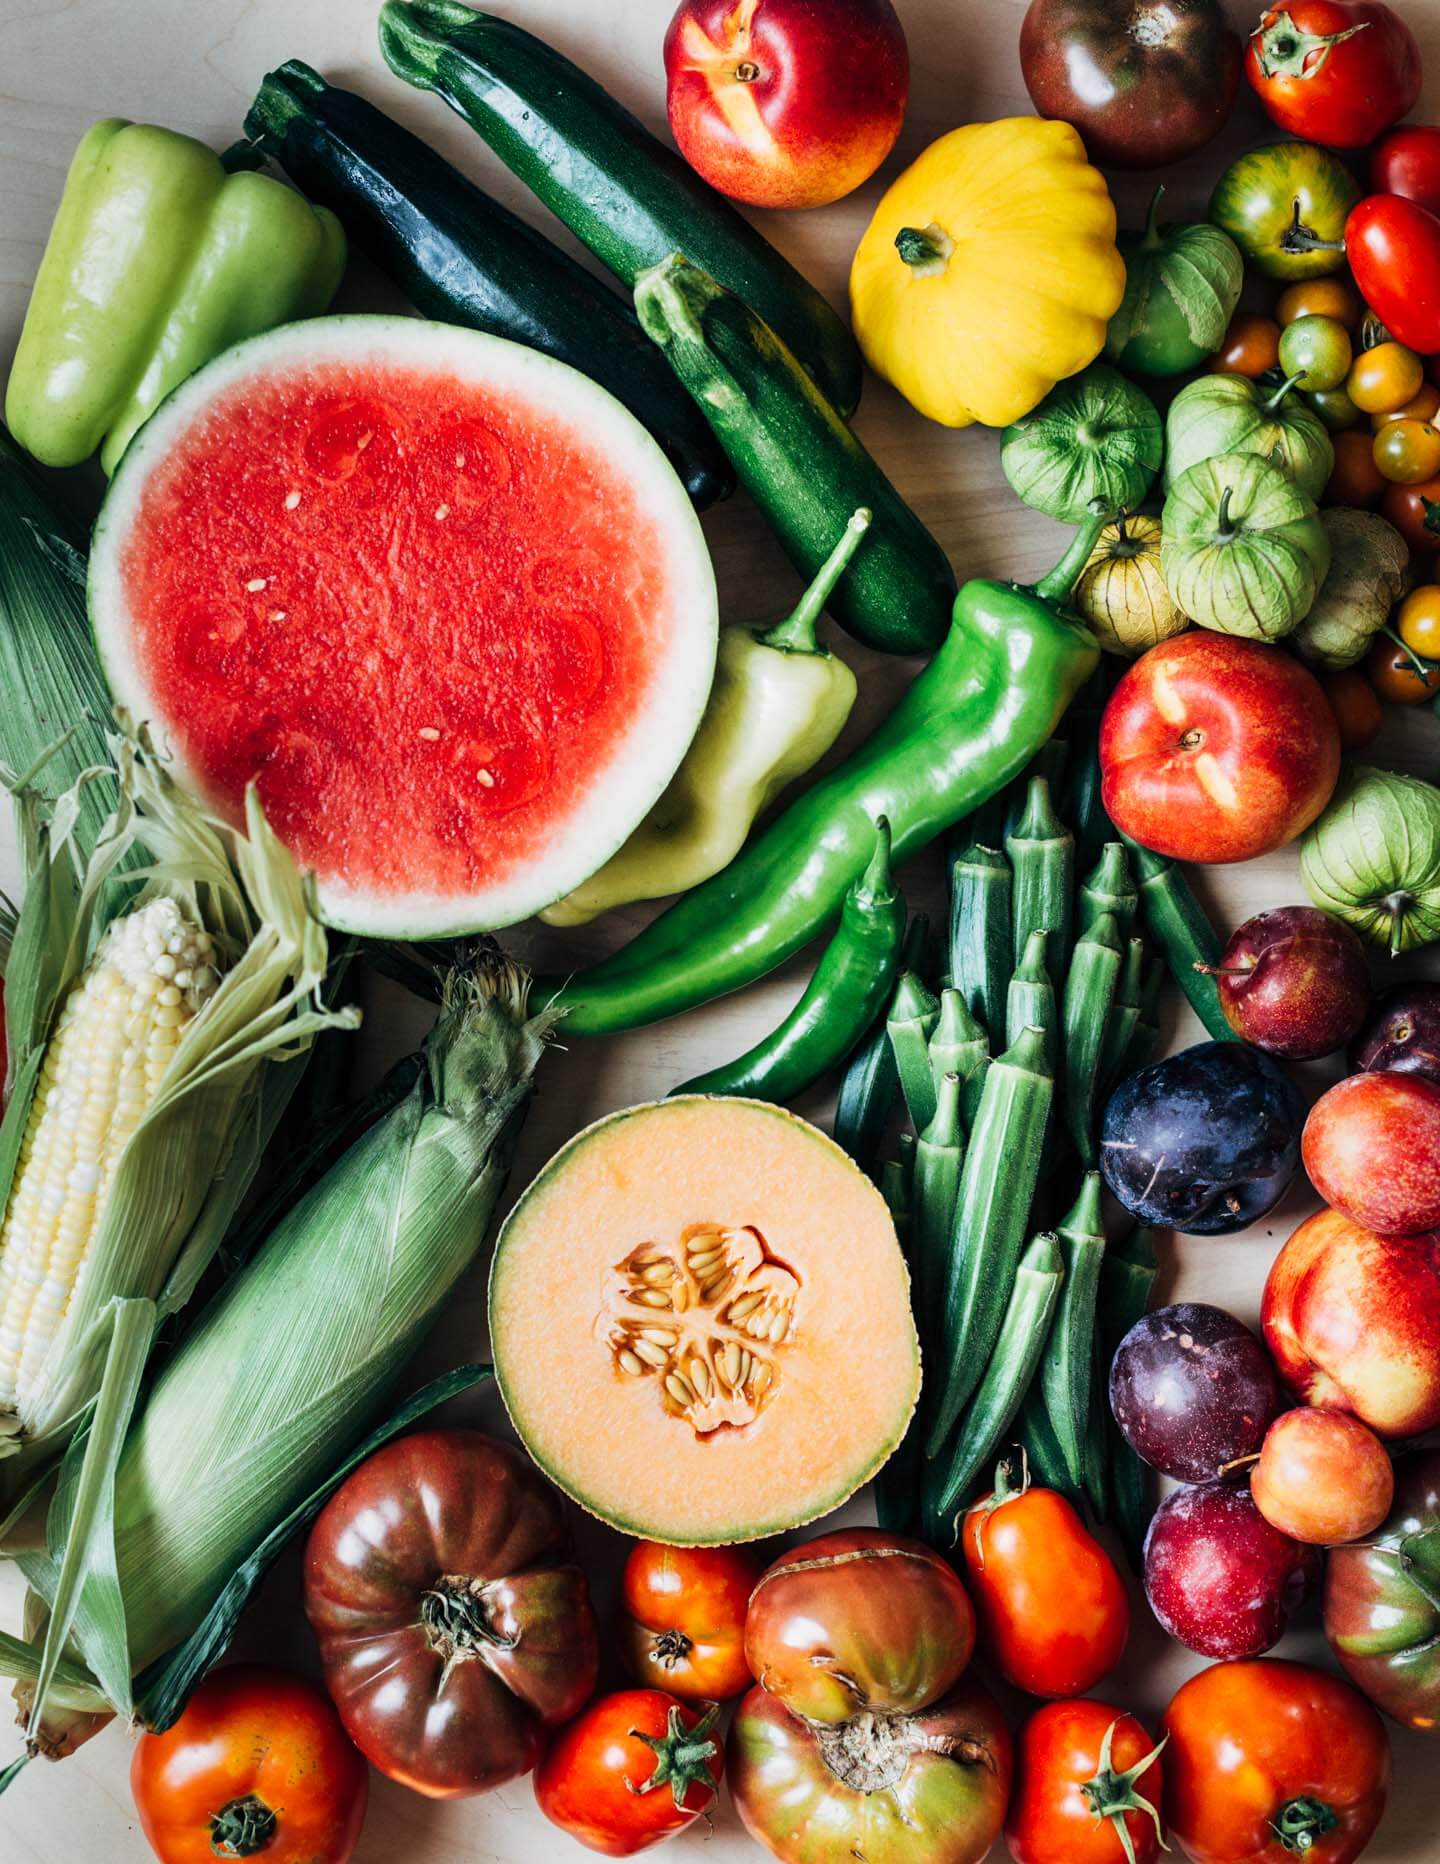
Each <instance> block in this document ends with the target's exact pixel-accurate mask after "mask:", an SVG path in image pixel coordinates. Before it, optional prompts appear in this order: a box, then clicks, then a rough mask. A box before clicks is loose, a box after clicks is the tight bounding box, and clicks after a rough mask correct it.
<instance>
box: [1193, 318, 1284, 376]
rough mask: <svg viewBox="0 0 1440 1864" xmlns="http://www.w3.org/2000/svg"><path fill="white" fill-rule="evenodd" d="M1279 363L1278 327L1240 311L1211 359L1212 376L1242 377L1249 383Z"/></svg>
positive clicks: (1269, 321) (1269, 320)
mask: <svg viewBox="0 0 1440 1864" xmlns="http://www.w3.org/2000/svg"><path fill="white" fill-rule="evenodd" d="M1279 360H1280V326H1279V324H1277V323H1276V321H1275V319H1274V318H1273V317H1257V316H1255V315H1254V313H1253V312H1251V311H1241V312H1240V313H1239V315H1238V316H1236V317H1232V318H1231V320H1230V328H1229V329H1228V330H1227V331H1226V332H1225V340H1224V341H1223V342H1222V343H1221V345H1220V347H1219V349H1218V350H1216V352H1215V354H1214V355H1213V356H1212V357H1211V358H1210V363H1209V368H1210V373H1211V374H1212V375H1244V376H1248V377H1249V378H1250V379H1251V380H1252V381H1253V380H1254V379H1255V377H1256V376H1259V375H1264V373H1265V371H1266V370H1267V369H1273V368H1274V367H1275V365H1276V363H1277V362H1278V361H1279Z"/></svg>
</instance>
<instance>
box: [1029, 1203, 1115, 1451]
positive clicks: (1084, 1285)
mask: <svg viewBox="0 0 1440 1864" xmlns="http://www.w3.org/2000/svg"><path fill="white" fill-rule="evenodd" d="M1055 1233H1056V1235H1057V1237H1058V1238H1059V1242H1060V1250H1061V1255H1062V1257H1063V1259H1064V1265H1065V1286H1064V1288H1063V1289H1062V1291H1061V1294H1060V1302H1059V1305H1058V1307H1057V1308H1056V1310H1055V1318H1054V1321H1053V1322H1052V1324H1051V1328H1050V1337H1049V1339H1048V1340H1047V1341H1046V1343H1045V1351H1044V1353H1043V1355H1042V1356H1041V1360H1040V1377H1039V1384H1040V1391H1041V1395H1042V1397H1043V1399H1044V1403H1045V1413H1046V1416H1047V1417H1048V1418H1049V1420H1050V1426H1051V1429H1052V1430H1053V1431H1054V1433H1055V1438H1056V1441H1057V1442H1058V1444H1059V1446H1060V1454H1061V1456H1062V1458H1063V1459H1064V1463H1065V1472H1066V1475H1067V1477H1068V1478H1069V1482H1070V1486H1071V1487H1072V1488H1080V1487H1081V1486H1082V1485H1083V1484H1084V1482H1085V1477H1086V1464H1087V1460H1088V1461H1093V1460H1094V1459H1093V1458H1087V1454H1086V1438H1087V1435H1088V1433H1089V1429H1090V1403H1091V1394H1092V1389H1093V1385H1094V1370H1095V1329H1096V1303H1097V1301H1098V1298H1099V1291H1100V1264H1101V1262H1102V1261H1103V1260H1104V1257H1105V1224H1104V1219H1103V1216H1102V1214H1101V1202H1100V1174H1099V1172H1098V1171H1089V1172H1086V1174H1085V1178H1084V1181H1083V1182H1082V1184H1081V1186H1080V1195H1079V1196H1078V1197H1077V1198H1076V1199H1075V1202H1074V1203H1073V1204H1072V1205H1071V1207H1070V1209H1069V1211H1067V1213H1066V1214H1065V1216H1064V1217H1063V1218H1062V1219H1061V1221H1060V1223H1059V1225H1058V1227H1057V1229H1056V1232H1055ZM1099 1469H1100V1475H1101V1480H1102V1482H1103V1479H1104V1458H1103V1455H1102V1456H1101V1458H1100V1459H1099Z"/></svg>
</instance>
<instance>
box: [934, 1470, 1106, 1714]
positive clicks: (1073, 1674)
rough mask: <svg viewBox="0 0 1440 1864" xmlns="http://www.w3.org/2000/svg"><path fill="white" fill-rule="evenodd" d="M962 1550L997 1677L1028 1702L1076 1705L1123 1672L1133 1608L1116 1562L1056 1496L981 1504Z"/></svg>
mask: <svg viewBox="0 0 1440 1864" xmlns="http://www.w3.org/2000/svg"><path fill="white" fill-rule="evenodd" d="M961 1545H962V1547H963V1548H964V1553H965V1568H966V1572H967V1574H968V1577H969V1581H970V1589H971V1591H972V1593H973V1594H974V1597H975V1610H976V1613H977V1615H978V1617H979V1619H980V1628H981V1632H982V1634H983V1636H984V1638H985V1641H986V1642H987V1643H988V1645H989V1647H990V1650H991V1653H992V1655H993V1656H994V1659H995V1662H996V1665H997V1666H998V1668H999V1670H1000V1673H1001V1675H1002V1676H1003V1677H1004V1678H1005V1679H1006V1681H1007V1682H1010V1683H1014V1684H1015V1685H1016V1687H1017V1688H1019V1689H1028V1690H1029V1691H1030V1693H1031V1695H1032V1696H1080V1695H1083V1694H1084V1693H1085V1691H1086V1690H1087V1689H1093V1688H1094V1687H1095V1685H1096V1684H1097V1683H1098V1682H1099V1681H1100V1679H1101V1677H1102V1676H1108V1675H1109V1673H1110V1671H1111V1670H1113V1669H1114V1668H1115V1665H1116V1664H1117V1663H1119V1661H1120V1658H1121V1656H1122V1655H1123V1654H1124V1650H1125V1640H1126V1638H1127V1637H1128V1636H1129V1634H1130V1601H1129V1599H1128V1597H1127V1596H1126V1592H1125V1587H1124V1585H1123V1584H1122V1583H1121V1579H1120V1575H1119V1573H1118V1572H1116V1570H1115V1562H1114V1561H1113V1560H1112V1559H1111V1558H1110V1555H1109V1554H1108V1553H1107V1552H1106V1551H1105V1549H1104V1548H1103V1547H1102V1546H1101V1545H1100V1543H1099V1541H1098V1540H1096V1539H1095V1538H1094V1536H1093V1535H1092V1534H1091V1533H1090V1532H1089V1530H1088V1529H1087V1528H1086V1527H1085V1524H1084V1523H1083V1522H1082V1521H1081V1519H1080V1517H1079V1515H1078V1514H1076V1512H1075V1510H1074V1509H1073V1508H1072V1507H1071V1506H1070V1504H1069V1502H1067V1501H1066V1499H1065V1497H1064V1496H1063V1495H1058V1494H1056V1492H1055V1491H1054V1490H1053V1489H1033V1488H1023V1489H1017V1490H1011V1491H1009V1492H1008V1493H1006V1492H1004V1491H1003V1490H1002V1489H997V1490H996V1493H995V1494H994V1495H987V1496H986V1498H985V1499H984V1500H983V1501H981V1502H977V1503H976V1504H975V1506H974V1507H973V1508H972V1509H971V1510H970V1512H969V1514H967V1515H966V1517H965V1526H964V1532H963V1534H962V1535H961Z"/></svg>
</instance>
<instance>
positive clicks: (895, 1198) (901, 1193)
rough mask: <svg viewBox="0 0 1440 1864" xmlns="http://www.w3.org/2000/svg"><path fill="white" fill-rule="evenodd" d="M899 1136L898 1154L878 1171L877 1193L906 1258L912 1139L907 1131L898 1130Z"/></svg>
mask: <svg viewBox="0 0 1440 1864" xmlns="http://www.w3.org/2000/svg"><path fill="white" fill-rule="evenodd" d="M900 1137H901V1143H900V1149H899V1153H898V1155H897V1156H896V1157H895V1158H893V1159H886V1161H885V1164H884V1166H883V1168H882V1170H881V1172H880V1195H881V1197H883V1198H884V1200H885V1203H886V1205H887V1207H888V1209H889V1211H890V1217H891V1221H892V1222H893V1223H894V1225H895V1234H896V1236H898V1237H899V1239H900V1248H901V1250H902V1252H903V1253H904V1256H905V1259H906V1261H907V1262H908V1261H909V1260H910V1257H911V1249H910V1244H911V1239H912V1232H913V1228H914V1217H915V1141H914V1140H913V1139H911V1138H910V1135H909V1134H908V1133H902V1134H901V1136H900ZM907 1141H908V1144H907V1143H906V1142H907Z"/></svg>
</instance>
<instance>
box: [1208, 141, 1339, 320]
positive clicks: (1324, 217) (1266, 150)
mask: <svg viewBox="0 0 1440 1864" xmlns="http://www.w3.org/2000/svg"><path fill="white" fill-rule="evenodd" d="M1359 198H1360V188H1359V185H1358V183H1357V182H1356V180H1355V177H1354V176H1353V175H1352V174H1351V173H1350V171H1349V169H1348V168H1346V166H1345V164H1344V163H1343V162H1342V161H1341V160H1340V158H1339V156H1337V155H1332V154H1331V153H1330V151H1329V150H1328V149H1319V148H1317V147H1316V146H1315V144H1314V143H1313V142H1272V143H1267V144H1266V145H1265V146H1264V147H1263V148H1260V149H1251V150H1250V151H1249V153H1248V154H1246V155H1241V156H1237V157H1236V159H1235V160H1234V161H1233V162H1232V163H1231V164H1230V166H1229V167H1228V168H1227V169H1226V170H1225V172H1224V174H1223V175H1221V177H1220V179H1219V181H1217V182H1216V184H1215V192H1214V193H1213V194H1212V195H1211V196H1210V218H1211V219H1212V220H1213V221H1214V222H1215V224H1216V225H1217V226H1221V227H1224V229H1225V231H1226V232H1227V233H1228V234H1229V235H1230V237H1231V239H1233V240H1234V241H1235V243H1236V245H1237V246H1238V247H1239V248H1240V250H1241V252H1243V253H1244V255H1245V257H1246V258H1247V259H1249V260H1250V262H1251V263H1252V265H1254V266H1255V267H1256V268H1257V270H1259V271H1261V272H1263V273H1265V275H1266V276H1267V277H1268V278H1286V279H1308V278H1320V277H1323V276H1325V274H1327V273H1329V272H1338V271H1339V270H1340V267H1341V266H1342V265H1343V264H1344V263H1345V248H1344V234H1345V221H1346V218H1347V216H1348V215H1349V212H1350V209H1351V208H1352V207H1353V206H1354V205H1355V203H1356V201H1358V200H1359ZM1361 289H1362V290H1363V289H1364V287H1363V285H1362V286H1361Z"/></svg>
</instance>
